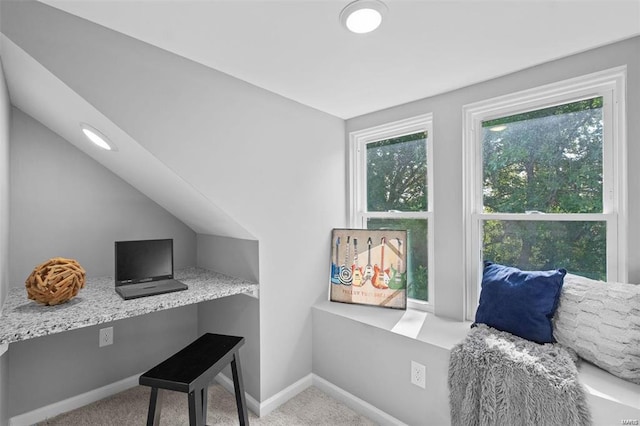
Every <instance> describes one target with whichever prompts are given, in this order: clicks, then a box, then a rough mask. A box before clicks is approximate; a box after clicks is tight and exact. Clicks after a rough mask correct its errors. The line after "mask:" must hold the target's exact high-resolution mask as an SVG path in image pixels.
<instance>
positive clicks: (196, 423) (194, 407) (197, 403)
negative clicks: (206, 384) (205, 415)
mask: <svg viewBox="0 0 640 426" xmlns="http://www.w3.org/2000/svg"><path fill="white" fill-rule="evenodd" d="M189 426H204V420H203V419H202V389H200V390H194V391H192V392H189Z"/></svg>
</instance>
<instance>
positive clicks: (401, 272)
mask: <svg viewBox="0 0 640 426" xmlns="http://www.w3.org/2000/svg"><path fill="white" fill-rule="evenodd" d="M406 241H407V231H404V230H388V229H334V230H333V231H332V234H331V242H332V244H331V279H330V281H331V284H341V285H331V286H330V292H329V293H330V300H331V301H332V302H341V303H352V304H362V305H373V306H381V307H386V308H394V309H406V308H407V270H406V265H407V259H406V256H407V252H408V251H409V250H408V249H407V247H406V244H405V242H406ZM363 242H366V244H363ZM365 253H366V255H367V256H366V259H367V262H366V264H364V265H362V264H361V263H364V262H362V261H361V260H360V259H363V257H364V255H365Z"/></svg>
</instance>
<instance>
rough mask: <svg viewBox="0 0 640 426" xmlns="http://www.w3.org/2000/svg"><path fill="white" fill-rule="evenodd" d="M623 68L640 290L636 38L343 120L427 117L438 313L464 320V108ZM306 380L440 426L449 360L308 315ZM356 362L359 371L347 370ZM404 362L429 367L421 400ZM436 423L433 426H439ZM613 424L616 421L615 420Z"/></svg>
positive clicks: (639, 58)
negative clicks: (310, 377)
mask: <svg viewBox="0 0 640 426" xmlns="http://www.w3.org/2000/svg"><path fill="white" fill-rule="evenodd" d="M625 64H626V65H627V66H628V69H627V71H628V80H627V84H628V85H627V117H628V129H627V131H628V135H627V140H628V159H627V160H628V164H629V168H628V185H629V193H628V201H629V211H628V217H629V234H628V235H629V237H628V241H629V252H628V255H629V280H630V282H636V283H637V282H640V247H639V245H640V224H639V223H638V222H637V221H636V220H634V219H635V218H637V217H640V197H638V194H639V193H640V169H639V168H638V167H634V164H636V163H637V162H638V161H640V144H638V143H637V142H638V140H640V121H638V120H637V119H636V118H637V117H639V116H640V96H639V95H638V94H639V93H640V37H636V38H633V39H630V40H626V41H623V42H620V43H616V44H613V45H609V46H605V47H602V48H599V49H595V50H591V51H588V52H584V53H581V54H579V55H575V56H571V57H568V58H564V59H561V60H557V61H553V62H550V63H547V64H543V65H540V66H537V67H535V68H531V69H527V70H524V71H521V72H518V73H515V74H511V75H508V76H505V77H501V78H497V79H495V80H491V81H488V82H485V83H482V84H477V85H474V86H471V87H467V88H463V89H460V90H456V91H454V92H450V93H445V94H443V95H440V96H436V97H433V98H427V99H423V100H420V101H416V102H413V103H410V104H406V105H402V106H399V107H396V108H391V109H389V110H385V111H380V112H376V113H373V114H369V115H366V116H362V117H358V118H354V119H352V120H349V121H347V132H349V131H354V130H359V129H364V128H367V127H370V126H375V125H378V124H381V123H386V122H389V121H394V120H399V119H402V118H407V117H411V116H414V115H418V114H422V113H426V112H432V113H433V114H434V132H433V133H434V157H435V159H436V162H435V164H433V166H432V167H433V171H434V188H433V190H434V198H435V201H434V216H435V218H434V220H435V221H436V222H435V231H434V234H435V235H434V238H435V253H434V255H435V288H436V312H437V314H438V315H441V316H445V317H450V318H454V319H462V318H463V316H464V305H463V297H464V276H463V272H464V267H465V266H464V265H463V264H462V263H461V261H462V253H463V245H462V244H463V235H462V227H461V226H460V225H461V223H462V220H463V211H462V133H461V132H462V106H463V105H465V104H467V103H470V102H474V101H478V100H482V99H486V98H491V97H495V96H499V95H503V94H508V93H512V92H515V91H519V90H524V89H527V88H532V87H536V86H539V85H543V84H547V83H552V82H555V81H560V80H563V79H568V78H572V77H576V76H579V75H583V74H587V73H591V72H595V71H599V70H603V69H607V68H612V67H617V66H620V65H625ZM313 320H314V324H313V348H314V351H313V371H314V373H315V374H317V375H319V376H320V377H322V378H324V379H326V380H328V381H329V382H331V383H334V384H336V385H338V386H340V387H341V388H343V389H345V390H347V391H349V392H351V393H352V394H354V395H355V396H357V397H359V398H361V399H363V400H365V401H367V402H369V403H371V404H373V405H375V406H376V407H379V408H380V409H382V410H384V411H386V412H387V413H389V414H391V415H393V416H394V417H396V418H398V419H400V420H401V421H403V422H406V423H408V424H424V423H425V421H426V419H429V421H430V422H431V420H432V419H433V424H446V423H448V419H449V406H448V403H447V400H446V393H447V385H446V368H447V363H448V354H447V353H446V351H443V350H439V349H437V348H434V346H432V345H430V344H427V343H422V342H419V341H415V340H412V339H406V338H403V337H400V336H397V335H395V334H393V333H390V332H387V331H384V330H379V329H376V328H374V327H370V326H368V325H364V324H360V323H357V322H354V321H353V320H351V319H348V318H343V317H339V316H335V315H333V314H330V313H327V312H323V311H319V310H314V318H313ZM354 357H355V358H356V359H361V362H355V360H354ZM409 360H416V361H419V362H423V363H424V364H425V365H426V366H427V386H428V389H427V392H423V391H421V390H420V389H419V388H416V387H413V386H411V385H410V384H409V375H408V371H407V369H408V366H409ZM439 420H441V421H439ZM613 421H619V419H613Z"/></svg>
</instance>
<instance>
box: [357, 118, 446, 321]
mask: <svg viewBox="0 0 640 426" xmlns="http://www.w3.org/2000/svg"><path fill="white" fill-rule="evenodd" d="M418 132H426V133H427V138H426V142H425V143H426V144H427V150H426V154H427V210H426V211H422V212H399V211H390V212H369V211H367V173H366V172H367V163H366V161H367V158H366V151H367V150H366V146H367V144H369V143H372V142H377V141H380V140H384V139H392V138H397V137H401V136H406V135H410V134H413V133H418ZM348 152H349V160H348V168H349V170H348V175H349V187H348V200H349V202H348V209H349V211H348V220H349V226H350V227H352V228H358V229H366V223H367V219H368V218H383V219H425V220H426V221H427V251H428V255H427V265H428V277H427V291H428V295H429V300H428V301H426V302H425V301H422V300H419V299H411V298H408V299H407V307H408V308H412V309H419V310H423V311H428V312H433V311H434V304H435V295H434V292H435V291H434V284H433V277H434V271H433V270H434V261H433V257H434V256H433V250H434V243H433V229H434V225H433V170H432V169H433V168H432V167H431V165H432V161H431V159H432V158H433V114H431V113H427V114H421V115H418V116H415V117H411V118H407V119H403V120H398V121H393V122H390V123H386V124H382V125H378V126H374V127H369V128H366V129H363V130H358V131H353V132H350V133H349V150H348Z"/></svg>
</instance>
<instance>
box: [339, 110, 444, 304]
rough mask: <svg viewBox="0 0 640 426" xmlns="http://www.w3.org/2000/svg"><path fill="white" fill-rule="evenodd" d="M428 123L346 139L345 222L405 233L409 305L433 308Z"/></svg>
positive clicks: (427, 119)
mask: <svg viewBox="0 0 640 426" xmlns="http://www.w3.org/2000/svg"><path fill="white" fill-rule="evenodd" d="M431 123H432V118H431V115H430V114H428V115H422V116H419V117H414V118H411V119H407V120H402V121H397V122H394V123H389V124H386V125H382V126H378V127H374V128H370V129H366V130H362V131H358V132H353V133H351V134H350V144H351V151H350V153H351V161H350V176H351V181H350V182H351V185H350V198H351V203H350V222H351V226H352V227H354V228H363V229H406V230H407V240H408V241H407V242H406V247H407V294H408V297H409V306H410V307H413V308H419V309H425V310H431V309H433V290H432V279H431V274H432V267H431V265H433V262H432V261H431V258H432V253H433V249H432V238H431V235H433V232H432V229H433V214H432V211H433V203H432V202H431V199H432V198H431V195H430V190H429V188H430V185H431V173H430V167H429V159H430V158H431V151H432V149H431V147H432V137H431V134H432V130H431Z"/></svg>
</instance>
